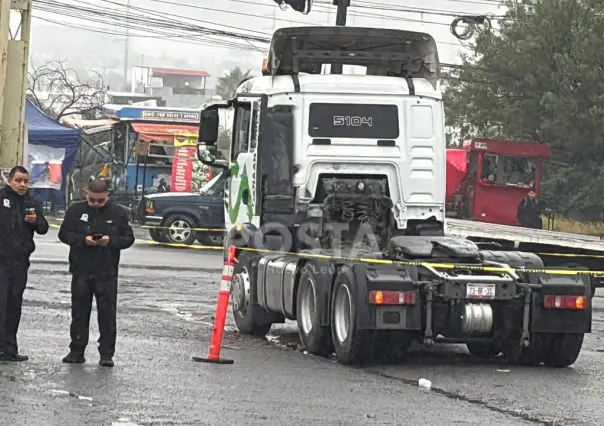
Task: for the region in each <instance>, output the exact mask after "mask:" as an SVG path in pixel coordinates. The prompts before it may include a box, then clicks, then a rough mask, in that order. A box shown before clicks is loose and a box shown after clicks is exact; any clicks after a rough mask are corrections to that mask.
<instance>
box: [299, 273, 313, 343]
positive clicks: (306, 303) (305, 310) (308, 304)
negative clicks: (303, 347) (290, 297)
mask: <svg viewBox="0 0 604 426" xmlns="http://www.w3.org/2000/svg"><path fill="white" fill-rule="evenodd" d="M315 297H316V295H315V284H314V283H313V282H312V280H310V279H309V280H308V285H306V286H304V290H303V293H302V297H301V298H300V322H301V325H302V331H303V332H304V333H305V334H307V335H308V334H310V332H311V331H312V328H313V327H312V316H313V314H314V312H315Z"/></svg>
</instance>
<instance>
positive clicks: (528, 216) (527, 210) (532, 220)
mask: <svg viewBox="0 0 604 426" xmlns="http://www.w3.org/2000/svg"><path fill="white" fill-rule="evenodd" d="M544 208H545V203H543V202H542V201H539V200H537V199H536V198H534V199H532V200H531V199H529V198H528V197H526V198H524V199H523V200H522V201H521V202H520V205H519V206H518V222H520V226H524V227H525V228H533V229H541V228H542V227H543V223H542V222H541V214H542V213H543V209H544Z"/></svg>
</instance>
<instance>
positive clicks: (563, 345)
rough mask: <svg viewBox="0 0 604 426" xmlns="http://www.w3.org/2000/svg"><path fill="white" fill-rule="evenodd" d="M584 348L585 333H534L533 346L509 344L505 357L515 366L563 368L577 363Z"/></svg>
mask: <svg viewBox="0 0 604 426" xmlns="http://www.w3.org/2000/svg"><path fill="white" fill-rule="evenodd" d="M582 346H583V333H532V334H531V344H530V345H529V346H528V347H523V348H521V347H519V346H518V341H515V342H509V344H508V346H507V347H506V349H505V350H504V353H505V356H506V358H507V359H508V361H510V362H511V363H513V364H518V365H525V366H537V365H539V364H541V363H542V362H543V364H545V365H546V366H548V367H555V368H562V367H568V366H569V365H572V364H574V363H575V361H576V360H577V358H578V357H579V353H580V352H581V347H582Z"/></svg>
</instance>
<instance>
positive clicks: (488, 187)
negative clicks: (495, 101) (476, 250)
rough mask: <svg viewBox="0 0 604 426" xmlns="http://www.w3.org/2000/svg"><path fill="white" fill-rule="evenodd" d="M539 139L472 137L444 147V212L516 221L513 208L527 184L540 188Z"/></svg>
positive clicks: (546, 155) (543, 156)
mask: <svg viewBox="0 0 604 426" xmlns="http://www.w3.org/2000/svg"><path fill="white" fill-rule="evenodd" d="M550 157H551V153H550V150H549V147H548V146H547V145H544V144H539V143H535V142H527V141H509V140H493V139H482V138H480V139H472V140H468V141H464V143H463V145H462V148H461V149H448V150H447V217H454V218H458V219H469V220H475V221H479V222H488V223H498V224H501V225H512V226H519V225H520V224H519V222H518V218H517V211H518V206H519V205H520V202H521V201H522V199H523V198H524V197H526V195H527V193H528V192H529V189H531V188H534V189H535V191H536V193H537V196H538V197H539V195H540V193H541V171H542V167H543V160H549V159H550Z"/></svg>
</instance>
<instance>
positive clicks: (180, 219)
mask: <svg viewBox="0 0 604 426" xmlns="http://www.w3.org/2000/svg"><path fill="white" fill-rule="evenodd" d="M163 226H165V227H166V231H165V232H164V234H165V235H166V238H167V240H168V242H169V243H172V244H186V245H188V246H189V245H191V244H193V243H194V242H195V237H196V233H195V231H194V230H193V229H195V221H194V220H193V218H192V217H190V216H188V215H186V214H180V213H177V214H172V215H170V216H168V217H167V218H166V220H165V221H164V223H163Z"/></svg>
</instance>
